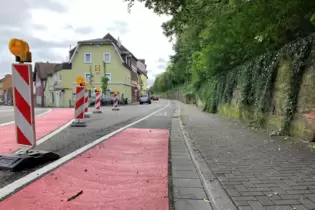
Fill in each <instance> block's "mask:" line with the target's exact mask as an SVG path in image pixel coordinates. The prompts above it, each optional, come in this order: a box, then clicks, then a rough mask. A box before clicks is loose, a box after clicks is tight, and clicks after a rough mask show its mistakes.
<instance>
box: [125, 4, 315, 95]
mask: <svg viewBox="0 0 315 210" xmlns="http://www.w3.org/2000/svg"><path fill="white" fill-rule="evenodd" d="M124 1H127V2H129V7H130V8H131V7H132V5H133V3H134V1H136V0H124ZM138 1H139V2H143V3H144V4H145V6H146V7H147V8H149V9H152V10H153V11H154V12H155V13H157V14H168V15H171V17H172V18H171V19H170V20H169V21H167V22H165V23H163V25H162V27H163V29H164V33H165V35H166V36H167V37H169V38H175V44H174V50H175V54H174V55H173V56H172V57H171V62H170V65H169V67H168V68H167V70H166V71H165V72H164V73H163V74H161V75H159V76H158V77H157V79H156V80H155V83H154V85H153V90H155V91H165V90H169V89H171V88H174V87H175V86H178V85H182V84H185V83H192V84H193V85H194V86H195V87H196V88H200V87H201V86H202V84H204V83H205V82H207V81H210V80H211V78H213V77H215V76H216V75H218V74H220V73H222V72H225V71H230V70H231V69H234V68H235V67H236V66H239V65H240V64H243V63H245V62H247V61H249V60H252V59H254V58H255V57H257V56H260V55H262V54H264V53H266V52H270V51H274V50H277V49H280V48H281V47H282V46H283V45H285V44H287V43H289V42H290V41H292V40H295V39H296V38H298V37H305V36H307V35H309V34H310V33H312V32H315V25H314V22H315V15H314V12H315V1H313V0H272V1H271V0H138Z"/></svg>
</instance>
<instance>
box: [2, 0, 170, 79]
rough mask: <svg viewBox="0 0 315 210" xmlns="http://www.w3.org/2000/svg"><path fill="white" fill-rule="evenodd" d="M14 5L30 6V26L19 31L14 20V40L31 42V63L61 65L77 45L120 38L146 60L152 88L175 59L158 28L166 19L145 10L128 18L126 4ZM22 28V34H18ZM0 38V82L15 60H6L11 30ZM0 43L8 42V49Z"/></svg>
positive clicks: (55, 1)
mask: <svg viewBox="0 0 315 210" xmlns="http://www.w3.org/2000/svg"><path fill="white" fill-rule="evenodd" d="M16 1H21V2H24V3H25V2H26V3H25V4H26V5H28V7H27V8H26V9H27V11H24V13H25V14H29V15H30V17H28V18H29V19H28V23H27V24H24V25H23V21H21V19H17V20H16V22H17V23H16V26H17V27H18V30H19V32H18V33H16V34H17V36H19V35H21V34H23V33H24V31H25V30H27V34H28V35H27V36H24V37H25V41H28V42H29V44H30V47H31V50H32V49H34V48H36V50H34V51H36V52H38V53H37V54H36V53H35V54H34V56H33V60H34V61H36V60H42V59H50V61H51V62H56V61H59V62H60V61H62V60H63V59H65V58H66V56H67V55H68V51H69V46H70V45H72V46H73V45H75V44H76V42H77V41H79V40H84V39H93V38H101V37H103V36H104V35H105V34H106V33H108V32H109V33H111V34H112V35H113V36H114V37H116V38H117V37H118V36H119V37H120V40H121V41H122V43H123V45H124V46H125V47H127V48H128V49H129V50H130V51H131V52H132V53H133V54H134V55H135V56H136V57H138V58H143V59H145V60H146V64H147V66H148V67H147V69H148V72H149V73H148V76H149V79H150V82H149V83H152V81H153V79H154V77H155V76H156V75H157V74H159V73H161V72H162V71H163V70H164V69H163V66H164V67H165V63H166V62H167V61H168V60H169V56H170V55H171V54H173V50H172V44H171V43H169V41H168V39H167V38H166V37H165V36H164V34H163V31H162V28H161V24H162V23H163V22H165V21H166V20H168V19H169V17H166V16H158V15H156V14H154V13H153V11H150V10H148V9H146V8H145V7H144V4H140V3H135V5H134V7H133V8H132V9H131V13H128V7H127V3H126V2H123V0H90V1H86V0H67V1H61V0H45V2H46V1H47V2H48V1H49V2H50V3H49V5H51V7H46V8H45V7H44V5H41V4H39V3H37V4H35V3H34V4H30V3H29V2H32V0H16ZM35 1H36V2H38V1H39V0H35ZM15 5H16V4H9V5H4V7H8V8H4V9H5V10H7V11H10V10H12V9H13V8H14V7H15ZM24 13H23V14H24ZM3 14H4V13H3ZM1 16H2V15H1V9H0V17H1ZM0 24H1V22H0ZM22 26H23V29H25V30H24V31H21V27H22ZM27 27H29V28H27ZM3 32H4V31H3ZM1 34H2V35H3V36H2V39H0V49H1V48H2V49H5V48H6V49H5V50H3V51H0V52H1V53H0V55H1V58H0V65H1V66H3V68H0V77H1V74H2V75H3V74H5V73H6V72H10V66H7V65H8V63H10V62H12V61H13V58H12V57H13V56H11V55H10V54H9V51H8V50H7V44H8V41H9V40H10V39H11V38H13V37H12V36H14V32H12V30H10V31H9V32H7V33H1ZM24 37H23V38H24ZM17 38H19V37H17ZM1 40H7V43H5V42H1ZM45 51H46V53H44V55H43V54H42V53H43V52H45ZM39 52H41V53H39ZM58 59H59V60H58ZM161 61H164V62H161ZM149 85H150V84H149Z"/></svg>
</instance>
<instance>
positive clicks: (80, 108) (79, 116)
mask: <svg viewBox="0 0 315 210" xmlns="http://www.w3.org/2000/svg"><path fill="white" fill-rule="evenodd" d="M85 89H86V88H85V87H82V86H78V87H76V93H75V107H74V122H73V123H72V124H71V126H72V127H85V126H86V125H85V122H84V117H85V116H84V112H85Z"/></svg>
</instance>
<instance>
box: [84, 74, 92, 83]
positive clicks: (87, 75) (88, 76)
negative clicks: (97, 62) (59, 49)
mask: <svg viewBox="0 0 315 210" xmlns="http://www.w3.org/2000/svg"><path fill="white" fill-rule="evenodd" d="M90 79H91V74H88V73H87V74H85V81H86V82H90Z"/></svg>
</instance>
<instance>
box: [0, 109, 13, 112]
mask: <svg viewBox="0 0 315 210" xmlns="http://www.w3.org/2000/svg"><path fill="white" fill-rule="evenodd" d="M13 111H14V109H0V112H13Z"/></svg>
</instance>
